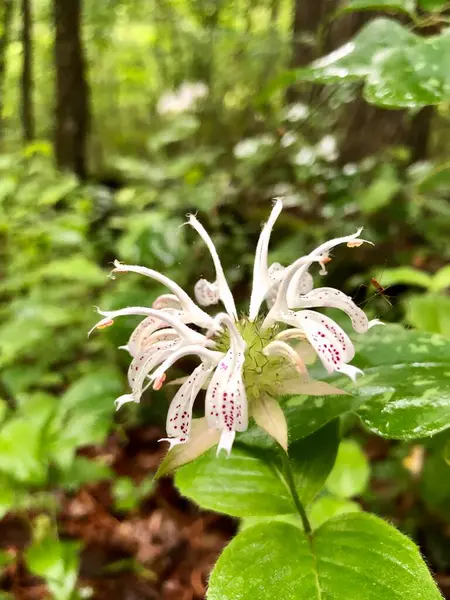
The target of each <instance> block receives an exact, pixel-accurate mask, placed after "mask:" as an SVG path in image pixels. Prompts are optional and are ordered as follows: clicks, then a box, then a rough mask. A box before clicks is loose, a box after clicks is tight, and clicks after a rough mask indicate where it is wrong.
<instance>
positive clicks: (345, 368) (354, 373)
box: [336, 364, 363, 382]
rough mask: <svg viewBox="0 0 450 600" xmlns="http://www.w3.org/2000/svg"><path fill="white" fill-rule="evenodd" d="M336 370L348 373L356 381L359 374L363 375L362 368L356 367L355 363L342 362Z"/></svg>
mask: <svg viewBox="0 0 450 600" xmlns="http://www.w3.org/2000/svg"><path fill="white" fill-rule="evenodd" d="M336 371H338V372H339V373H343V374H344V375H348V377H350V379H351V380H352V381H353V382H356V376H357V375H363V372H362V371H361V369H358V367H354V366H353V365H346V364H342V365H340V366H339V367H336Z"/></svg>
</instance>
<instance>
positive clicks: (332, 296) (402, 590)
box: [93, 199, 450, 600]
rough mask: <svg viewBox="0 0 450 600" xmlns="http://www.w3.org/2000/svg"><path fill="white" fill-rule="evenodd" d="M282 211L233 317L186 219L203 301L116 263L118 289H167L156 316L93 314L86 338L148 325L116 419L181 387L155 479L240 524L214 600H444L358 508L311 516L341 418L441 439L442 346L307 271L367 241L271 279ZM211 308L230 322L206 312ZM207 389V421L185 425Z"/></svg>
mask: <svg viewBox="0 0 450 600" xmlns="http://www.w3.org/2000/svg"><path fill="white" fill-rule="evenodd" d="M281 210H282V201H281V200H280V199H278V200H276V202H275V204H274V206H273V209H272V212H271V214H270V216H269V219H268V221H267V222H266V223H265V225H264V226H263V228H262V232H261V235H260V237H259V241H258V244H257V248H256V254H255V261H254V271H253V285H252V293H251V298H250V305H249V310H248V314H245V315H242V316H240V315H239V314H238V311H237V309H236V305H235V301H234V298H233V296H232V293H231V291H230V288H229V286H228V284H227V281H226V278H225V275H224V271H223V268H222V264H221V262H220V259H219V256H218V254H217V251H216V248H215V246H214V244H213V241H212V239H211V238H210V236H209V235H208V233H207V232H206V230H205V229H204V227H203V226H202V225H201V223H200V222H199V221H198V220H197V218H196V217H195V216H193V215H189V218H188V223H189V225H191V226H192V227H193V228H194V229H195V230H196V231H197V232H198V233H199V235H200V237H201V238H202V239H203V241H204V242H205V244H206V246H207V248H208V250H209V252H210V254H211V257H212V260H213V263H214V268H215V274H216V278H215V281H214V282H210V281H207V280H206V279H204V278H202V279H200V280H199V281H198V282H197V284H196V285H195V289H194V293H195V299H196V302H194V300H193V299H192V298H191V297H190V296H189V295H188V294H187V293H186V292H185V291H184V290H183V289H182V288H180V287H179V286H178V285H177V284H176V283H175V282H174V281H172V280H171V279H169V278H168V277H166V276H165V275H163V274H161V273H159V272H157V271H155V270H153V269H149V268H146V267H142V266H137V265H126V264H121V263H119V262H117V261H116V262H115V268H114V269H113V277H115V276H116V275H117V274H118V273H124V272H128V273H137V274H140V275H144V276H146V277H149V278H151V279H153V280H155V281H157V282H159V283H160V284H163V285H165V286H166V287H167V288H168V292H169V293H166V294H163V295H161V296H159V297H158V298H157V299H156V300H155V302H154V303H153V305H152V307H151V308H150V307H145V306H132V307H127V308H122V309H118V310H111V311H104V310H100V309H99V313H100V314H101V316H102V319H101V320H100V321H99V322H98V323H97V324H96V325H95V326H94V327H93V329H103V328H106V327H109V326H111V325H113V323H114V320H115V319H116V318H117V317H120V316H127V315H135V316H136V315H137V316H141V317H144V319H143V320H142V321H141V322H140V323H139V324H138V325H137V327H136V328H135V330H134V331H133V333H132V334H131V336H130V338H129V340H128V342H127V344H126V345H125V346H123V349H125V350H126V351H128V353H129V354H130V355H131V357H132V360H131V363H130V367H129V370H128V381H129V385H130V388H131V391H130V393H127V394H124V395H122V396H120V397H119V398H117V400H116V406H117V408H120V407H121V406H123V405H124V404H126V403H129V402H135V403H137V402H139V401H140V398H141V395H142V394H143V392H144V391H145V390H146V389H147V388H149V387H153V389H155V390H159V389H160V388H161V387H162V386H163V385H166V386H167V385H174V386H175V385H178V386H179V388H178V391H177V392H176V393H175V394H174V397H173V399H172V401H171V404H170V406H169V409H168V413H167V422H166V430H167V438H164V439H163V440H161V441H167V442H169V451H168V453H167V455H166V458H165V459H164V460H163V462H162V464H161V465H160V468H159V470H158V473H157V477H160V476H162V475H165V474H167V473H170V472H173V471H175V470H176V471H177V472H176V484H177V486H178V488H179V489H180V491H181V492H182V493H183V494H185V495H186V496H188V497H190V498H192V499H193V500H195V501H197V502H198V503H199V504H200V506H202V507H204V508H208V509H212V510H217V511H220V512H224V513H227V514H230V515H232V516H236V517H241V518H242V523H241V531H240V532H239V534H238V535H237V536H236V537H235V539H234V540H233V541H232V542H231V543H230V544H229V546H228V547H227V548H226V549H225V551H224V552H223V554H222V555H221V557H220V558H219V560H218V563H217V564H216V566H215V568H214V571H213V573H212V575H211V579H210V582H209V591H208V598H210V599H216V598H217V599H219V598H220V599H221V600H223V599H230V600H231V599H240V600H241V599H247V598H248V599H253V598H257V597H259V596H260V595H261V594H262V593H264V594H265V595H268V596H269V597H274V598H276V597H283V598H292V599H293V598H295V599H297V598H299V599H303V598H304V599H305V600H306V599H311V598H318V599H321V598H330V599H331V598H333V599H337V600H339V599H341V598H342V599H344V598H345V599H346V600H349V599H350V600H357V599H358V600H360V599H361V598H367V599H372V598H373V599H375V598H377V599H378V598H380V596H383V597H384V598H393V599H394V598H400V597H401V598H403V597H408V598H411V599H412V600H416V599H417V600H423V599H430V600H432V599H433V598H440V593H439V591H438V589H437V587H436V585H435V584H434V582H433V579H432V577H431V575H430V573H429V572H428V569H427V567H426V565H425V564H424V562H423V560H422V558H421V555H420V553H419V550H418V549H417V548H416V546H415V545H414V543H413V542H412V541H411V540H410V539H409V538H408V537H406V536H405V535H404V534H402V533H400V532H399V531H398V530H396V529H395V528H394V527H393V526H392V525H390V524H388V523H386V522H385V521H383V520H381V519H379V518H378V517H376V516H374V515H371V514H368V513H363V512H360V511H359V510H358V506H357V505H356V506H355V504H354V503H351V502H347V503H346V502H341V503H339V502H338V503H336V502H334V503H333V502H331V503H329V504H328V509H327V510H325V514H323V511H322V514H321V517H320V518H317V515H318V512H320V511H319V509H318V504H319V503H321V504H322V507H323V502H324V498H326V497H327V494H328V495H329V490H330V489H332V487H333V486H332V485H331V484H328V486H327V487H325V483H326V481H327V479H328V478H329V475H330V473H331V471H332V468H333V465H334V463H335V460H336V456H337V454H338V450H339V446H340V442H341V437H342V435H341V432H342V427H341V416H343V415H345V414H346V413H356V414H358V416H359V417H360V419H361V420H362V421H363V423H365V425H366V426H367V427H368V428H369V429H370V430H372V431H373V432H375V433H378V434H379V435H382V436H384V437H387V438H394V439H406V440H407V439H414V438H420V437H425V436H430V435H433V434H435V433H437V432H439V431H442V430H444V429H446V428H447V427H448V426H449V422H448V404H449V402H450V397H449V389H450V386H449V384H450V376H449V372H450V369H449V366H450V365H449V364H448V363H449V362H450V343H449V342H447V341H446V340H445V339H444V338H441V337H439V336H437V335H428V334H425V333H417V332H408V331H405V330H403V329H402V328H401V327H400V326H382V323H380V321H378V320H377V319H374V320H371V321H369V319H368V318H367V317H366V315H365V314H364V312H363V311H362V310H361V309H360V308H359V307H358V306H357V305H356V304H355V303H354V302H353V300H352V299H351V298H350V297H348V296H346V295H345V294H344V293H343V292H341V291H339V290H337V289H334V288H330V287H315V286H314V278H313V274H314V276H315V275H316V273H315V270H317V269H316V266H317V265H318V266H319V270H318V275H319V276H325V275H326V274H327V271H326V266H327V265H328V263H329V262H330V261H331V260H332V255H331V252H332V251H333V252H337V250H338V247H339V246H342V245H345V246H347V247H348V248H351V249H355V248H359V247H360V246H362V245H363V244H364V243H370V242H367V241H366V240H364V239H362V238H361V237H360V235H361V229H359V230H358V231H357V232H356V233H353V234H350V235H347V236H344V237H340V238H336V239H332V240H330V241H328V242H324V243H323V244H321V245H320V246H318V247H317V248H316V249H315V250H313V251H311V252H310V253H309V254H307V255H305V256H302V257H300V258H299V259H297V260H296V261H294V262H293V263H292V264H291V265H290V266H288V267H283V266H282V265H281V264H278V263H275V264H272V265H270V266H269V262H268V249H269V240H270V235H271V232H272V228H273V226H274V224H275V221H276V219H277V217H278V216H279V214H280V212H281ZM351 251H355V250H351ZM219 302H221V303H222V305H223V307H224V309H225V310H224V311H223V312H222V311H220V312H218V313H217V314H216V315H215V316H212V315H211V314H210V313H209V312H208V311H207V310H205V309H206V308H207V307H210V306H213V305H216V304H218V303H219ZM264 303H266V304H267V307H268V309H267V311H263V310H262V306H263V304H264ZM312 309H327V310H328V309H339V310H340V311H343V312H344V313H345V314H346V315H347V316H348V317H349V319H350V322H351V325H352V329H353V331H354V332H355V334H356V336H359V338H357V339H356V341H355V343H354V341H353V340H352V339H351V338H350V337H349V336H348V335H347V333H346V332H345V331H344V329H343V328H342V327H341V326H340V324H338V322H337V321H336V320H335V319H332V318H331V317H329V316H328V315H327V314H324V313H323V312H319V311H317V310H312ZM261 313H264V314H261ZM336 318H337V317H336ZM340 321H341V319H340V318H339V322H340ZM374 326H377V327H375V329H374V330H372V327H374ZM369 330H370V331H369ZM355 344H356V347H357V348H358V349H359V352H358V354H356V351H355ZM189 355H194V356H195V357H197V358H198V359H199V360H200V364H199V365H198V366H196V367H195V368H194V370H193V371H192V373H191V375H189V376H188V377H186V378H182V379H175V380H172V381H168V379H167V373H168V372H169V370H170V369H171V367H172V366H173V365H174V363H175V362H177V361H178V360H180V359H183V358H184V357H186V356H189ZM317 358H318V359H319V360H318V361H317V360H316V359H317ZM316 363H318V364H316ZM361 367H363V368H364V371H363V370H362V369H361ZM202 389H205V390H206V394H205V416H204V417H201V418H193V409H194V402H195V400H196V398H197V396H198V395H199V393H200V391H201V390H202ZM343 449H344V447H343ZM222 450H224V452H222ZM341 456H342V453H341ZM319 508H320V507H319Z"/></svg>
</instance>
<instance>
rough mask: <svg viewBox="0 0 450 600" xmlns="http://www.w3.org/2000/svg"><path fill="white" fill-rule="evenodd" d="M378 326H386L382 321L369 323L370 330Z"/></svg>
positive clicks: (374, 320) (376, 320)
mask: <svg viewBox="0 0 450 600" xmlns="http://www.w3.org/2000/svg"><path fill="white" fill-rule="evenodd" d="M377 325H384V323H383V321H380V319H372V320H371V321H369V326H368V329H371V328H372V327H376V326H377Z"/></svg>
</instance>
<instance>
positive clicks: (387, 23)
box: [297, 18, 419, 83]
mask: <svg viewBox="0 0 450 600" xmlns="http://www.w3.org/2000/svg"><path fill="white" fill-rule="evenodd" d="M418 43H419V38H417V36H415V35H413V34H411V33H409V31H408V30H407V29H405V27H403V26H402V25H400V24H399V23H397V22H396V21H393V20H391V19H385V18H378V19H373V20H372V21H370V23H368V24H367V25H366V26H365V27H363V28H362V29H361V31H360V32H359V33H358V34H357V35H356V36H355V37H354V38H353V40H352V41H351V42H348V43H347V44H345V45H344V46H341V47H340V48H338V49H337V50H335V51H334V52H332V53H331V54H328V55H327V56H324V57H323V58H320V59H319V60H316V61H314V62H313V63H312V64H311V65H310V66H309V67H307V68H305V69H300V70H298V71H297V79H298V80H306V81H316V82H320V83H342V81H345V80H350V81H351V80H358V79H361V78H364V77H366V76H367V75H369V74H370V73H371V71H372V63H373V60H374V57H375V56H376V55H377V53H378V52H379V51H383V52H385V51H386V48H389V49H391V50H392V49H394V48H405V47H408V46H415V45H417V44H418Z"/></svg>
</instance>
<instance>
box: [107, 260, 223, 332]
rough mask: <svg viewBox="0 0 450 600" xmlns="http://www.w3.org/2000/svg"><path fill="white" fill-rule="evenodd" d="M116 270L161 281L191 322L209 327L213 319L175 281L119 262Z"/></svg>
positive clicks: (136, 266)
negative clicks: (176, 299)
mask: <svg viewBox="0 0 450 600" xmlns="http://www.w3.org/2000/svg"><path fill="white" fill-rule="evenodd" d="M114 267H115V268H114V269H113V270H112V273H128V272H130V273H138V274H140V275H145V276H146V277H150V279H154V280H155V281H159V282H160V283H162V284H163V285H165V286H166V287H168V288H169V290H170V291H171V292H172V293H173V294H174V295H175V296H176V297H177V298H178V300H179V302H180V305H181V307H182V309H183V312H184V313H186V315H189V319H190V321H189V322H192V323H195V324H196V325H199V326H200V327H209V326H210V323H211V320H212V318H211V317H210V316H209V315H208V313H206V312H205V311H203V310H202V309H201V308H199V307H198V306H197V305H196V304H195V302H194V301H193V300H192V299H191V298H190V297H189V296H188V295H187V294H186V292H185V291H184V290H183V289H182V288H181V287H180V286H179V285H178V284H176V283H175V282H174V281H172V280H171V279H169V277H166V276H165V275H162V274H161V273H158V271H154V270H153V269H148V268H147V267H140V266H138V265H124V264H121V263H120V262H119V261H117V260H115V261H114Z"/></svg>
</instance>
